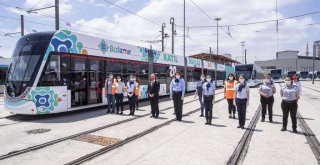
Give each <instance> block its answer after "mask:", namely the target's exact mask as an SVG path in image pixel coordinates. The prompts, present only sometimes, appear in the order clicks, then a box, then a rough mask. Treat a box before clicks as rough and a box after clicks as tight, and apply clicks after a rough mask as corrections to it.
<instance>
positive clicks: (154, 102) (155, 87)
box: [148, 74, 160, 118]
mask: <svg viewBox="0 0 320 165" xmlns="http://www.w3.org/2000/svg"><path fill="white" fill-rule="evenodd" d="M159 91H160V83H159V82H158V81H157V80H156V76H155V74H151V76H150V83H149V84H148V95H149V100H150V105H151V114H152V116H151V117H155V118H158V117H159Z"/></svg>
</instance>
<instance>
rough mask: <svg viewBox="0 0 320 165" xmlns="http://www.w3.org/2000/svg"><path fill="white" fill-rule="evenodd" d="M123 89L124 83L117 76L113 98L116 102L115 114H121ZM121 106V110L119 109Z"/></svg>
mask: <svg viewBox="0 0 320 165" xmlns="http://www.w3.org/2000/svg"><path fill="white" fill-rule="evenodd" d="M124 91H125V85H124V83H123V82H122V81H121V77H120V76H117V82H116V83H115V98H116V102H117V114H121V115H122V114H123V92H124ZM119 107H121V112H120V111H119Z"/></svg>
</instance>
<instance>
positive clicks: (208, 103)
mask: <svg viewBox="0 0 320 165" xmlns="http://www.w3.org/2000/svg"><path fill="white" fill-rule="evenodd" d="M212 101H213V96H204V108H205V110H206V119H207V123H211V121H212V107H213V104H212Z"/></svg>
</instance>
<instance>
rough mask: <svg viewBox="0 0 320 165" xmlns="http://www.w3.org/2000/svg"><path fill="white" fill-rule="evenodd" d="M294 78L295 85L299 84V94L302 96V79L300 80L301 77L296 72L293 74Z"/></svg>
mask: <svg viewBox="0 0 320 165" xmlns="http://www.w3.org/2000/svg"><path fill="white" fill-rule="evenodd" d="M292 80H293V85H295V86H297V87H298V89H299V96H300V97H301V87H302V86H301V83H300V80H299V77H298V75H297V74H294V75H293V76H292Z"/></svg>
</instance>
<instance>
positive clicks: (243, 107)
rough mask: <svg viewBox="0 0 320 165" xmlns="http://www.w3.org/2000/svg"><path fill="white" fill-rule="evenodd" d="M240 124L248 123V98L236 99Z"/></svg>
mask: <svg viewBox="0 0 320 165" xmlns="http://www.w3.org/2000/svg"><path fill="white" fill-rule="evenodd" d="M236 104H237V110H238V118H239V125H240V126H244V125H245V124H246V113H247V99H236Z"/></svg>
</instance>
